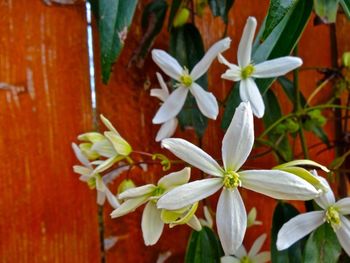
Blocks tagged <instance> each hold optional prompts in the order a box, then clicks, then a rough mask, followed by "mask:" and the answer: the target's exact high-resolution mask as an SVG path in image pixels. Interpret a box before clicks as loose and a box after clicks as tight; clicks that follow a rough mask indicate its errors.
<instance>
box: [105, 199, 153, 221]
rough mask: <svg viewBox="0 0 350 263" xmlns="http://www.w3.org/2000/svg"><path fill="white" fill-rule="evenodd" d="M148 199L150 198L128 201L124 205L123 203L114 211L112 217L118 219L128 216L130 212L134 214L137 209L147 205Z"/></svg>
mask: <svg viewBox="0 0 350 263" xmlns="http://www.w3.org/2000/svg"><path fill="white" fill-rule="evenodd" d="M148 199H149V197H148V196H142V197H138V198H133V199H128V200H126V201H125V202H124V203H122V204H121V205H120V206H119V207H118V208H117V209H115V210H113V212H112V213H111V217H112V218H117V217H120V216H123V215H126V214H128V213H130V212H133V211H135V209H136V208H138V207H139V206H141V205H143V204H144V203H146V202H147V201H148Z"/></svg>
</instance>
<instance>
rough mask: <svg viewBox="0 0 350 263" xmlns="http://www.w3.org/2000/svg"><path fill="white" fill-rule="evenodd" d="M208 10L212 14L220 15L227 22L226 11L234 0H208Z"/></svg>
mask: <svg viewBox="0 0 350 263" xmlns="http://www.w3.org/2000/svg"><path fill="white" fill-rule="evenodd" d="M208 2H209V6H210V10H211V12H212V13H213V16H221V18H222V20H223V21H224V22H225V24H227V23H228V12H229V11H230V9H231V7H232V6H233V3H234V2H235V1H234V0H209V1H208Z"/></svg>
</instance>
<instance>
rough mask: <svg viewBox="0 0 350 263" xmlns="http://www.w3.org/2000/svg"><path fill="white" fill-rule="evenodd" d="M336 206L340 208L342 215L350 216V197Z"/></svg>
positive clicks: (341, 200)
mask: <svg viewBox="0 0 350 263" xmlns="http://www.w3.org/2000/svg"><path fill="white" fill-rule="evenodd" d="M335 205H336V206H337V207H339V212H340V213H341V214H342V215H349V214H350V197H346V198H343V199H340V200H339V201H338V202H336V203H335Z"/></svg>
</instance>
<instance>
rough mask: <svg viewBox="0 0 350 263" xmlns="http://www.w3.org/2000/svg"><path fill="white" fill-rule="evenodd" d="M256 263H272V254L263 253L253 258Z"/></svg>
mask: <svg viewBox="0 0 350 263" xmlns="http://www.w3.org/2000/svg"><path fill="white" fill-rule="evenodd" d="M252 260H253V262H254V263H266V262H270V261H271V253H270V252H267V251H265V252H261V253H259V254H257V255H256V256H254V257H253V258H252Z"/></svg>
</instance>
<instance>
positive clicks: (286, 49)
mask: <svg viewBox="0 0 350 263" xmlns="http://www.w3.org/2000/svg"><path fill="white" fill-rule="evenodd" d="M312 6H313V4H312V1H305V0H294V1H293V5H292V6H290V8H289V9H288V11H287V12H286V13H285V15H284V17H283V18H282V19H281V20H280V21H279V22H278V24H277V25H276V26H275V27H274V28H273V30H272V31H271V33H270V34H269V35H268V36H267V37H266V38H265V39H264V41H263V42H262V43H261V44H257V43H260V42H256V44H255V45H254V51H253V61H254V62H255V63H259V62H262V61H266V60H270V59H273V58H277V57H282V56H287V55H289V54H290V52H291V51H292V50H293V48H294V47H295V45H296V44H297V43H298V41H299V39H300V37H301V34H302V32H303V31H304V29H305V26H306V24H307V22H308V20H309V17H310V15H311V11H312ZM269 23H270V22H269V21H267V20H266V19H265V22H264V24H263V26H262V27H261V29H260V32H259V33H258V37H259V36H262V33H261V30H265V29H264V28H265V27H266V26H264V25H266V24H269ZM261 41H262V40H261ZM273 81H274V79H273V78H269V79H257V80H256V84H257V85H258V87H259V90H260V92H261V94H264V93H265V92H266V91H267V90H268V88H269V87H270V86H271V84H272V82H273ZM234 90H235V89H232V91H231V93H232V92H235V94H238V92H237V91H234ZM233 100H237V98H235V96H233V95H231V94H230V95H229V97H228V99H227V102H226V105H225V106H226V108H225V113H224V117H223V124H222V126H223V127H227V126H226V125H227V123H230V121H231V119H232V117H233V113H234V109H232V108H233V107H235V104H234V101H233Z"/></svg>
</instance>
